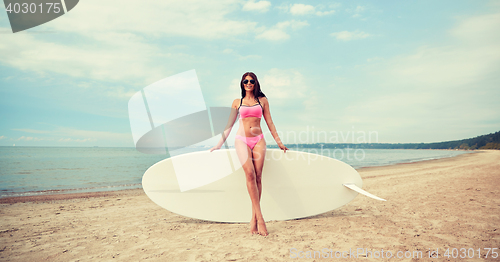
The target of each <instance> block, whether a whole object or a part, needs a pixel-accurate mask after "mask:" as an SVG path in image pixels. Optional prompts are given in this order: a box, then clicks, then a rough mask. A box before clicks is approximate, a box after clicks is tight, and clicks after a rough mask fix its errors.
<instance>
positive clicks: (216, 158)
mask: <svg viewBox="0 0 500 262" xmlns="http://www.w3.org/2000/svg"><path fill="white" fill-rule="evenodd" d="M181 169H182V170H181ZM176 171H177V172H176ZM187 171H189V172H191V173H196V174H194V175H191V176H190V179H192V180H196V181H191V182H190V181H182V180H186V179H185V177H184V175H180V174H185V173H189V172H187ZM214 177H215V178H216V179H214ZM179 181H182V182H181V185H183V188H188V190H185V189H183V190H181V187H180V185H179ZM204 181H206V182H204ZM185 185H188V186H185ZM142 186H143V189H144V191H145V192H146V194H147V196H148V197H149V198H150V199H151V200H152V201H153V202H155V203H156V204H158V205H159V206H161V207H163V208H165V209H167V210H169V211H171V212H173V213H177V214H179V215H183V216H186V217H191V218H197V219H202V220H208V221H218V222H248V221H250V218H251V214H252V212H251V201H250V197H249V195H248V191H247V188H246V181H245V173H244V171H243V169H242V168H241V165H240V164H239V161H238V158H237V155H236V151H235V150H234V149H225V150H216V151H213V152H209V151H202V152H194V153H189V154H184V155H179V156H175V157H172V158H169V159H165V160H163V161H160V162H158V163H156V164H154V165H153V166H151V167H150V168H149V169H148V170H147V171H146V172H145V174H144V176H143V179H142ZM262 187H263V189H262V198H261V209H262V214H263V215H264V219H265V220H266V221H270V220H288V219H296V218H303V217H309V216H314V215H317V214H322V213H325V212H328V211H331V210H333V209H336V208H339V207H341V206H343V205H345V204H347V203H349V202H350V201H352V200H353V199H354V198H355V197H356V196H357V194H358V192H359V193H362V194H365V195H366V194H367V195H368V196H370V197H374V198H376V199H378V200H383V199H381V198H378V197H376V196H373V195H371V194H369V193H368V192H366V191H364V190H362V189H361V188H362V180H361V177H360V176H359V174H358V172H357V171H356V170H355V169H354V168H352V167H351V166H350V165H348V164H346V163H344V162H341V161H338V160H336V159H333V158H330V157H325V156H321V155H317V154H311V153H306V152H299V151H287V152H286V153H283V151H281V150H277V149H268V150H267V153H266V160H265V162H264V170H263V173H262Z"/></svg>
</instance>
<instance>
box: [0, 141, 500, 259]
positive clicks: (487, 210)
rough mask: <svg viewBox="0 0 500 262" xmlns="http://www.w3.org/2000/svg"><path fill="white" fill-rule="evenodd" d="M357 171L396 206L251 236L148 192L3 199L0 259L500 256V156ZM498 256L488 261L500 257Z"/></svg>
mask: <svg viewBox="0 0 500 262" xmlns="http://www.w3.org/2000/svg"><path fill="white" fill-rule="evenodd" d="M358 171H359V173H360V175H361V177H362V178H363V182H364V184H363V189H365V190H367V191H369V192H370V193H373V194H375V195H377V196H380V197H382V198H385V199H387V200H388V201H387V202H381V201H377V200H374V199H371V198H368V197H365V196H362V195H358V196H357V197H356V198H355V199H354V200H353V201H352V202H350V203H349V204H347V205H345V206H343V207H341V208H339V209H337V210H334V211H331V212H328V213H325V214H321V215H318V216H314V217H310V218H304V219H297V220H289V221H271V222H268V223H267V228H268V231H269V233H270V234H269V236H267V237H263V236H258V235H250V234H249V230H248V224H231V223H214V222H207V221H201V220H196V219H191V218H186V217H182V216H179V215H176V214H173V213H171V212H169V211H167V210H165V209H162V208H160V207H159V206H157V205H156V204H154V203H153V202H152V201H151V200H149V198H148V197H147V196H146V195H145V194H144V192H143V191H142V190H141V189H138V190H125V191H117V192H102V193H85V194H72V195H54V196H39V197H18V198H4V199H0V214H1V221H2V222H1V226H0V238H1V240H0V260H1V261H112V260H119V261H140V260H146V259H147V260H150V261H295V260H299V261H301V260H304V259H307V258H306V257H307V256H315V257H316V258H310V259H307V261H331V260H332V259H331V258H329V257H330V256H333V257H335V256H337V257H338V256H344V258H345V257H347V258H351V259H354V256H355V255H357V253H360V254H359V255H357V257H358V259H361V258H362V259H366V256H367V254H368V257H369V258H371V259H369V260H377V261H385V260H388V258H387V256H388V255H389V254H392V259H390V260H394V261H413V260H415V259H416V258H415V257H414V256H415V254H416V255H417V256H418V255H419V253H420V256H422V257H423V258H421V259H419V260H422V261H437V260H439V261H447V260H449V261H457V260H463V261H484V260H485V256H486V253H488V249H489V248H497V249H496V251H495V252H498V253H500V250H499V248H500V151H494V150H492V151H488V150H485V151H478V152H477V153H473V154H463V155H460V156H457V157H453V158H446V159H439V160H430V161H423V162H417V163H410V164H398V165H392V166H384V167H372V168H363V169H360V170H358ZM249 208H250V207H249ZM264 216H265V214H264ZM462 248H464V249H465V250H466V251H467V252H468V254H467V253H466V254H465V256H466V257H465V258H460V256H463V255H464V252H463V250H464V249H462ZM447 249H448V250H449V255H450V257H449V258H447V257H445V256H444V255H445V252H446V250H447ZM453 249H456V251H455V253H452V252H453ZM461 249H462V250H461ZM382 250H383V251H382ZM315 251H316V252H315ZM366 251H371V254H370V253H366ZM436 251H437V253H436ZM389 252H390V253H389ZM479 252H480V256H481V258H479ZM398 255H399V256H400V258H397V256H398ZM429 255H431V256H432V257H433V258H429ZM453 255H455V256H456V258H453ZM298 256H303V257H304V258H303V259H301V258H298ZM377 256H378V257H379V258H377ZM401 256H403V257H401ZM493 256H494V254H493V253H492V252H491V251H490V252H489V255H488V258H486V260H491V261H500V254H498V256H499V257H497V258H494V257H493ZM327 257H328V258H327ZM436 257H438V258H436Z"/></svg>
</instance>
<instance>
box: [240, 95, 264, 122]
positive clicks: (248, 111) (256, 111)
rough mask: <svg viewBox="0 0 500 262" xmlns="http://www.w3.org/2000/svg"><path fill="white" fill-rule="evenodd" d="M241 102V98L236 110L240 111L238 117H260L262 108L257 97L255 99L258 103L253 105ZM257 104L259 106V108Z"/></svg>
mask: <svg viewBox="0 0 500 262" xmlns="http://www.w3.org/2000/svg"><path fill="white" fill-rule="evenodd" d="M242 102H243V99H241V100H240V107H238V111H239V112H240V119H242V118H247V117H258V118H261V117H262V111H263V110H264V108H262V105H261V104H260V101H259V99H257V102H258V104H255V105H253V106H246V105H242V104H241V103H242ZM258 106H260V108H259V107H258Z"/></svg>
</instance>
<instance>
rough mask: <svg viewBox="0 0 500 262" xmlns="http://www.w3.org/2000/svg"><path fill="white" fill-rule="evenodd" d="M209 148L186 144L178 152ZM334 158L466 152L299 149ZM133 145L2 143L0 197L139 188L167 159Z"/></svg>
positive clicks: (358, 161) (357, 161)
mask: <svg viewBox="0 0 500 262" xmlns="http://www.w3.org/2000/svg"><path fill="white" fill-rule="evenodd" d="M201 150H207V148H201V147H199V148H187V149H183V150H182V151H181V150H177V151H176V154H182V153H189V152H195V151H201ZM299 150H300V151H306V152H311V153H316V154H322V155H325V156H329V157H333V158H336V159H339V160H341V161H343V162H346V163H348V164H350V165H351V166H353V167H354V168H361V167H367V166H382V165H391V164H397V163H405V162H415V161H422V160H429V159H438V158H444V157H452V156H456V155H460V154H464V153H468V152H470V151H451V150H396V149H391V150H375V149H364V150H360V149H358V150H353V149H350V150H346V149H344V150H340V149H337V150H335V151H334V150H329V151H327V150H323V151H322V150H321V149H319V148H309V149H299ZM165 158H166V156H164V155H147V154H143V153H140V152H138V151H137V150H136V149H135V148H101V147H91V148H83V147H73V148H69V147H0V198H1V197H10V196H26V195H43V194H58V193H78V192H96V191H110V190H122V189H131V188H142V186H141V180H142V175H143V174H144V172H145V171H146V170H147V169H148V168H149V167H150V166H151V165H153V164H155V163H156V162H158V161H161V160H163V159H165Z"/></svg>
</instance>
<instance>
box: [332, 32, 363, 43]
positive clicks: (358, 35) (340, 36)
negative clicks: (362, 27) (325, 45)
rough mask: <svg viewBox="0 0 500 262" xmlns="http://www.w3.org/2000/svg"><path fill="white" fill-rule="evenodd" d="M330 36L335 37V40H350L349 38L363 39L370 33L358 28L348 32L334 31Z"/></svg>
mask: <svg viewBox="0 0 500 262" xmlns="http://www.w3.org/2000/svg"><path fill="white" fill-rule="evenodd" d="M330 35H331V36H333V37H335V38H336V39H337V40H341V41H350V40H356V39H363V38H367V37H370V36H371V35H370V34H368V33H365V32H362V31H359V30H356V31H353V32H349V31H341V32H335V33H331V34H330Z"/></svg>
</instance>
